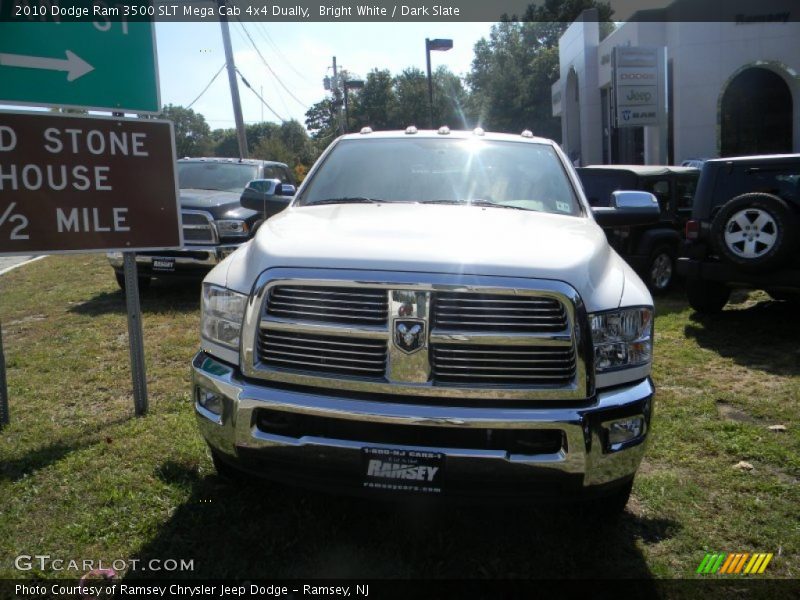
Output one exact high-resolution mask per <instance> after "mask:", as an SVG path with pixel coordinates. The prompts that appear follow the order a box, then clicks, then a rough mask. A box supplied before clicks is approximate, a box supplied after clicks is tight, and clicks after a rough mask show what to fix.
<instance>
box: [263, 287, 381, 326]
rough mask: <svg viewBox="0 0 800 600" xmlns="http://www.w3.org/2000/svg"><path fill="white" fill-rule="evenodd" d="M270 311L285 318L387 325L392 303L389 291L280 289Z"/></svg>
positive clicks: (273, 294) (272, 295)
mask: <svg viewBox="0 0 800 600" xmlns="http://www.w3.org/2000/svg"><path fill="white" fill-rule="evenodd" d="M266 312H267V315H269V316H272V317H279V318H282V319H298V320H302V321H323V322H328V323H346V324H348V325H385V324H386V320H387V316H388V312H389V303H388V299H387V294H386V290H379V289H361V288H346V287H312V286H277V287H274V288H272V290H271V291H270V294H269V298H268V300H267V311H266Z"/></svg>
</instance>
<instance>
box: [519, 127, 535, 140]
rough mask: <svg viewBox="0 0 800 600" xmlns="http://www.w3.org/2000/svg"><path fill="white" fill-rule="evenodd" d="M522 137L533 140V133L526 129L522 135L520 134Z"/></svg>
mask: <svg viewBox="0 0 800 600" xmlns="http://www.w3.org/2000/svg"><path fill="white" fill-rule="evenodd" d="M520 135H521V136H522V137H524V138H532V137H533V132H532V131H531V130H530V129H526V130H524V131H523V132H522V133H520Z"/></svg>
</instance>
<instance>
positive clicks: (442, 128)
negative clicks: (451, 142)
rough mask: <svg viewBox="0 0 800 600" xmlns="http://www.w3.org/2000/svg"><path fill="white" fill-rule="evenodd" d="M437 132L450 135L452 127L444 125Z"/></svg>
mask: <svg viewBox="0 0 800 600" xmlns="http://www.w3.org/2000/svg"><path fill="white" fill-rule="evenodd" d="M436 133H438V134H439V135H448V134H449V133H450V128H449V127H448V126H447V125H442V126H441V127H439V130H438V131H437V132H436Z"/></svg>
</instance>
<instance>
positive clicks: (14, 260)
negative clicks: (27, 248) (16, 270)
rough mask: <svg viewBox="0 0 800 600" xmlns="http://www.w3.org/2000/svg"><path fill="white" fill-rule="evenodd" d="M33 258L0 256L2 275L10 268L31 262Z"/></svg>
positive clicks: (0, 271)
mask: <svg viewBox="0 0 800 600" xmlns="http://www.w3.org/2000/svg"><path fill="white" fill-rule="evenodd" d="M32 258H33V257H32V256H0V273H2V272H3V271H5V270H6V269H8V268H9V267H13V266H14V265H18V264H20V263H24V262H25V261H26V260H30V259H32Z"/></svg>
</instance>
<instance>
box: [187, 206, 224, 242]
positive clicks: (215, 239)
mask: <svg viewBox="0 0 800 600" xmlns="http://www.w3.org/2000/svg"><path fill="white" fill-rule="evenodd" d="M184 214H187V215H199V216H201V217H204V218H205V220H206V221H207V222H208V225H183V223H182V222H181V227H182V228H183V229H189V230H193V231H196V230H203V229H208V231H209V232H210V233H211V239H210V240H209V241H207V242H206V241H198V240H192V242H193V243H195V244H199V245H206V244H207V245H215V244H219V233H218V232H217V227H216V225H215V224H214V216H213V215H212V214H211V213H210V212H208V211H205V210H194V209H190V208H185V209H181V216H182V215H184ZM182 220H183V219H182V217H181V221H182Z"/></svg>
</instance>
